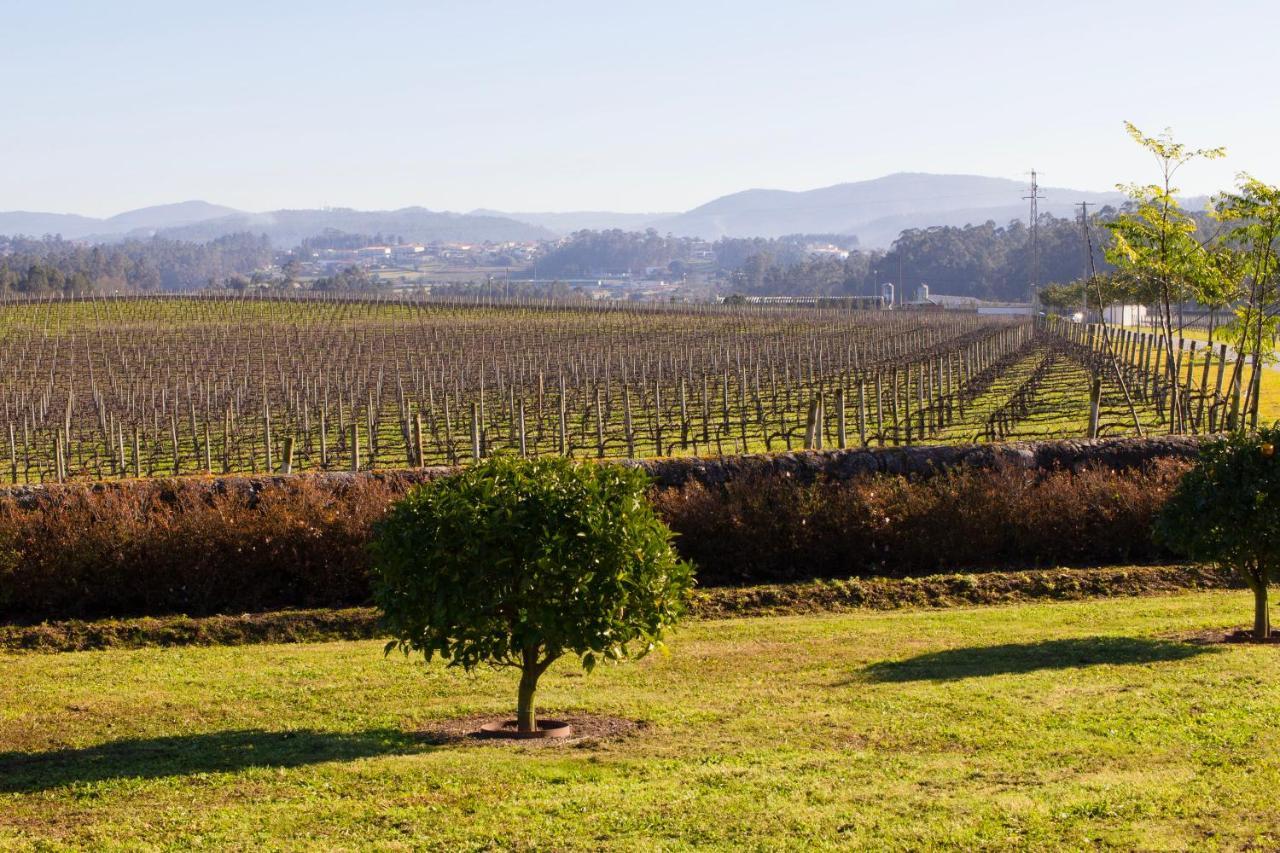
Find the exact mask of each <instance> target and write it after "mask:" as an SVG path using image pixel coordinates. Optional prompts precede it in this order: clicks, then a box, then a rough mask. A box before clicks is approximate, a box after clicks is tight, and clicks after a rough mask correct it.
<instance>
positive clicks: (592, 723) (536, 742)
mask: <svg viewBox="0 0 1280 853" xmlns="http://www.w3.org/2000/svg"><path fill="white" fill-rule="evenodd" d="M538 721H539V723H543V722H545V723H551V722H552V721H556V722H559V723H568V724H569V725H570V726H571V727H572V732H571V733H570V734H569V735H568V736H567V737H540V738H517V737H513V736H504V732H505V724H507V723H510V724H511V725H510V729H509V730H510V731H512V732H514V730H515V720H514V719H513V718H512V715H511V714H505V715H502V714H496V715H495V714H470V715H468V716H465V717H453V718H450V719H445V720H434V721H432V722H431V723H429V724H428V725H426V726H424V727H423V728H421V729H419V730H418V731H417V732H416V734H417V736H418V737H419V738H421V739H422V740H423V741H425V742H426V743H430V744H435V745H439V746H460V745H471V746H485V745H506V746H534V747H578V748H590V747H594V746H600V745H603V744H606V743H610V742H614V741H620V740H625V739H626V738H629V737H631V736H633V735H635V734H636V733H637V732H639V731H641V730H642V729H644V728H646V727H647V726H648V723H645V722H643V721H640V720H628V719H624V718H622V717H610V716H605V715H603V714H582V713H557V712H556V711H547V712H545V713H540V714H539V715H538ZM483 726H491V727H499V728H503V729H504V731H500V732H498V733H496V734H495V733H493V732H484V731H482V727H483Z"/></svg>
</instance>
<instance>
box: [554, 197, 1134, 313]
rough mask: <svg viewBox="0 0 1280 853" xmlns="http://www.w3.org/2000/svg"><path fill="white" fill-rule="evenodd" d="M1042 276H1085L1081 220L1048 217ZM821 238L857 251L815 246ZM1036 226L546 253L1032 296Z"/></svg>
mask: <svg viewBox="0 0 1280 853" xmlns="http://www.w3.org/2000/svg"><path fill="white" fill-rule="evenodd" d="M1114 214H1115V211H1114V210H1113V209H1110V208H1106V209H1104V210H1102V211H1100V212H1099V213H1097V214H1095V215H1094V217H1093V218H1092V222H1091V228H1092V229H1093V241H1094V263H1095V265H1096V266H1097V267H1098V269H1100V270H1102V269H1105V268H1106V263H1105V261H1104V260H1103V258H1102V247H1103V244H1104V241H1105V240H1106V239H1107V233H1106V231H1105V229H1103V228H1102V227H1101V224H1100V219H1103V218H1106V217H1110V216H1114ZM1039 226H1040V227H1039V236H1038V247H1039V248H1038V252H1037V255H1038V258H1039V260H1038V272H1037V273H1035V274H1034V279H1035V280H1036V281H1038V282H1040V283H1042V284H1043V283H1047V282H1055V281H1057V282H1061V281H1072V280H1075V279H1078V278H1080V277H1081V276H1082V275H1085V274H1086V273H1087V270H1088V256H1087V254H1086V251H1085V242H1084V237H1083V234H1082V231H1081V228H1080V223H1079V221H1078V220H1074V219H1060V218H1057V217H1054V216H1051V215H1045V216H1042V217H1041V218H1040V223H1039ZM814 245H820V246H827V245H832V246H835V247H836V248H839V249H844V250H846V251H848V255H847V256H845V257H841V256H840V255H839V254H835V253H822V252H817V253H815V252H814V251H812V247H813V246H814ZM1032 266H1033V262H1032V251H1031V236H1030V228H1029V226H1028V225H1027V223H1025V222H1017V221H1015V222H1011V223H1009V224H1008V225H1003V226H1000V225H996V224H995V223H994V222H984V223H982V224H981V225H966V226H963V227H957V226H939V227H934V228H915V229H910V230H907V231H904V232H902V234H901V235H900V236H899V237H898V239H897V240H896V241H894V243H893V246H892V247H891V248H890V249H889V250H888V251H880V250H874V251H861V250H859V249H858V248H857V239H856V238H855V237H852V236H850V235H834V234H797V235H792V236H789V237H780V238H776V239H763V238H754V239H750V238H748V239H743V238H725V239H721V240H718V241H716V242H715V243H711V244H707V243H705V242H703V241H699V240H693V239H689V238H684V237H674V236H670V235H668V236H665V237H664V236H661V235H659V234H658V233H657V232H656V231H654V230H652V229H650V230H649V231H645V232H629V231H620V230H612V231H579V232H577V233H576V234H573V235H572V236H571V237H569V238H568V239H567V240H565V241H563V242H562V243H561V244H560V245H559V246H557V247H556V248H555V249H553V250H552V251H550V252H548V253H547V254H546V255H544V256H543V257H542V258H540V259H539V260H538V265H537V273H538V276H539V277H540V278H546V277H552V276H556V277H562V278H590V277H594V276H598V275H607V274H623V273H629V274H632V275H638V274H641V273H644V272H646V271H649V270H654V269H657V270H660V271H663V272H664V273H666V274H668V275H672V276H679V275H681V274H683V273H685V272H687V271H688V270H689V269H690V268H691V267H701V268H703V269H709V270H710V271H711V272H712V273H713V274H714V275H716V276H718V277H719V278H721V280H722V282H723V287H724V289H727V290H729V291H731V292H735V293H742V294H745V295H753V296H754V295H827V296H835V295H850V296H853V295H868V296H870V295H874V294H875V293H877V292H878V287H879V285H880V284H881V283H883V282H893V283H894V284H895V285H897V286H898V292H899V295H901V296H903V297H906V298H911V297H913V296H914V295H915V292H916V290H917V289H918V288H919V286H920V284H921V283H925V284H928V285H929V286H930V288H932V290H933V291H934V292H936V293H945V294H948V295H955V296H974V297H978V298H981V299H994V300H1022V299H1025V298H1027V292H1028V285H1029V283H1030V282H1031V281H1032V280H1033V271H1032Z"/></svg>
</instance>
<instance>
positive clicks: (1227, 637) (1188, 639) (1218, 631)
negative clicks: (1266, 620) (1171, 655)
mask: <svg viewBox="0 0 1280 853" xmlns="http://www.w3.org/2000/svg"><path fill="white" fill-rule="evenodd" d="M1172 639H1176V640H1181V641H1182V642H1184V643H1194V644H1195V645H1197V646H1216V645H1221V644H1228V643H1230V644H1235V643H1240V644H1245V645H1256V646H1280V631H1276V630H1272V631H1271V636H1270V637H1267V639H1265V640H1257V639H1254V636H1253V631H1250V630H1248V629H1247V628H1234V629H1232V628H1209V629H1206V630H1203V631H1190V632H1187V633H1182V634H1178V635H1176V636H1174V637H1173V638H1172Z"/></svg>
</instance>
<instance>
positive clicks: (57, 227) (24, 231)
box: [0, 201, 240, 242]
mask: <svg viewBox="0 0 1280 853" xmlns="http://www.w3.org/2000/svg"><path fill="white" fill-rule="evenodd" d="M239 213H240V211H238V210H236V209H235V208H231V207H223V206H222V205H218V204H209V202H207V201H181V202H178V203H176V204H161V205H156V206H155V207H142V208H139V209H137V210H128V211H125V212H124V213H117V214H116V215H115V216H112V217H109V218H107V219H97V218H94V217H92V216H79V215H77V214H74V213H32V212H28V211H22V210H18V211H12V212H9V213H0V234H5V235H19V234H21V235H23V236H26V237H43V236H44V235H46V234H61V235H62V236H63V237H65V238H67V239H68V240H94V241H97V242H101V241H105V240H110V239H114V238H118V237H121V236H124V235H126V234H130V233H136V232H144V231H153V230H156V229H160V228H172V227H175V226H179V225H187V224H190V223H193V222H200V221H202V220H206V219H214V218H216V217H220V216H228V215H231V214H239Z"/></svg>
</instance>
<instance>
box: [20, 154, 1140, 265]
mask: <svg viewBox="0 0 1280 853" xmlns="http://www.w3.org/2000/svg"><path fill="white" fill-rule="evenodd" d="M1041 193H1042V195H1043V196H1044V198H1043V199H1042V200H1041V202H1040V210H1041V211H1042V212H1044V213H1052V214H1054V215H1056V216H1073V215H1074V214H1075V211H1076V209H1077V208H1076V205H1078V204H1079V203H1080V202H1081V201H1087V202H1089V203H1091V204H1095V205H1099V206H1101V205H1107V204H1110V205H1119V204H1121V203H1123V202H1124V201H1125V197H1124V196H1123V195H1122V194H1121V193H1119V192H1114V191H1112V192H1097V191H1090V190H1075V189H1066V188H1060V187H1041ZM1025 195H1026V185H1025V184H1024V183H1023V182H1020V181H1015V180H1009V179H1006V178H989V177H982V176H979V175H932V174H924V173H908V172H900V173H897V174H893V175H887V176H885V177H882V178H876V179H873V180H867V181H857V182H853V183H843V184H836V185H834V186H829V187H822V188H819V189H813V190H804V191H790V190H770V189H750V190H744V191H742V192H737V193H732V194H730V195H726V196H721V197H720V198H717V199H714V200H712V201H709V202H707V203H706V204H703V205H700V206H698V207H695V208H693V209H692V210H689V211H686V212H683V213H615V212H610V211H574V212H562V213H554V212H531V213H504V212H500V211H494V210H484V209H477V210H473V211H471V212H470V213H450V212H440V211H432V210H428V209H426V208H423V207H407V208H402V209H400V210H391V211H359V210H351V209H347V208H332V209H329V208H327V209H323V210H276V211H271V212H267V213H248V212H244V211H238V210H234V209H232V208H228V207H222V206H219V205H214V204H209V203H207V202H202V201H188V202H181V203H178V204H169V205H160V206H157V207H148V208H143V209H141V210H134V211H128V212H126V213H121V214H117V215H116V216H112V217H110V218H107V219H94V218H92V217H85V216H77V215H74V214H52V213H31V212H21V211H15V212H11V213H0V234H25V235H27V236H37V235H42V234H61V235H62V236H63V237H66V238H69V239H78V240H92V241H96V242H109V241H112V240H118V239H122V238H126V237H139V236H142V237H145V236H150V235H152V234H158V235H160V236H164V237H170V238H173V239H183V240H196V241H205V240H211V239H213V238H216V237H219V236H222V235H225V234H231V233H236V232H243V231H249V232H252V233H255V234H266V235H267V236H268V237H269V238H270V239H271V242H272V243H273V244H274V245H276V246H278V247H290V246H294V245H297V243H299V242H300V241H301V240H303V239H305V238H307V237H312V236H315V235H316V234H319V233H320V232H322V231H324V230H325V229H337V230H340V231H346V232H351V233H361V234H376V233H383V234H395V235H398V236H402V237H404V238H405V239H407V240H413V241H422V242H427V241H432V240H446V241H463V242H482V241H487V240H488V241H508V240H539V239H547V238H552V237H556V236H562V235H565V234H568V233H571V232H573V231H577V230H581V229H593V230H600V229H606V228H621V229H624V230H642V229H645V228H653V229H655V230H657V231H658V232H659V233H663V234H666V233H671V234H675V235H677V236H688V237H702V238H704V239H708V240H715V239H717V238H720V237H780V236H783V235H787V234H854V235H857V237H858V240H859V242H860V244H861V245H862V246H863V247H865V248H875V247H886V246H888V245H889V244H890V243H892V242H893V240H894V239H895V238H896V237H897V236H898V234H899V233H901V232H902V231H903V230H905V229H908V228H923V227H929V226H933V225H965V224H969V223H981V222H985V221H987V220H994V221H995V222H997V223H999V224H1005V223H1007V222H1008V221H1010V220H1013V219H1023V218H1025V217H1026V215H1027V203H1026V201H1025V200H1024V199H1023V196H1025Z"/></svg>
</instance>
